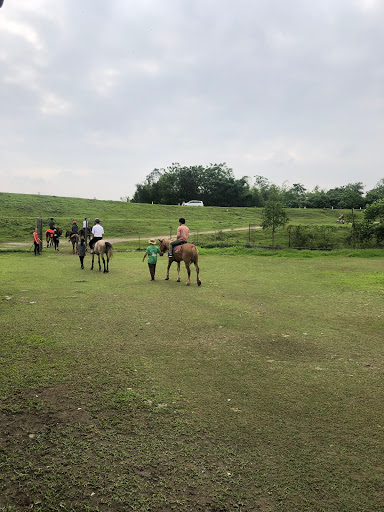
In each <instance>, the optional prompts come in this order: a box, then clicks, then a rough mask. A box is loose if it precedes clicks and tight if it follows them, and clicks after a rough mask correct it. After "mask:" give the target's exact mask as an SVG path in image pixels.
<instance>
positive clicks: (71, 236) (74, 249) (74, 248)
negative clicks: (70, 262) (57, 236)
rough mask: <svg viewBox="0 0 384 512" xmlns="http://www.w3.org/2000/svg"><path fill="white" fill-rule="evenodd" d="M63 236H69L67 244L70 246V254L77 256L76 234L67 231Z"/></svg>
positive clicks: (77, 239) (77, 241)
mask: <svg viewBox="0 0 384 512" xmlns="http://www.w3.org/2000/svg"><path fill="white" fill-rule="evenodd" d="M65 236H66V237H68V236H69V240H68V242H71V244H72V252H73V254H77V244H78V243H79V240H80V237H79V235H78V234H77V233H72V231H69V230H67V231H66V233H65Z"/></svg>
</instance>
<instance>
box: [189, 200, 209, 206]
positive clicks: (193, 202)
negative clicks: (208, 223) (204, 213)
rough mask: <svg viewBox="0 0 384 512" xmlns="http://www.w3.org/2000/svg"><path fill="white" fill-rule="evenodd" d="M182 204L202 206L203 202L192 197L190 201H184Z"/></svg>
mask: <svg viewBox="0 0 384 512" xmlns="http://www.w3.org/2000/svg"><path fill="white" fill-rule="evenodd" d="M184 206H204V203H203V201H197V200H196V199H192V201H188V203H184Z"/></svg>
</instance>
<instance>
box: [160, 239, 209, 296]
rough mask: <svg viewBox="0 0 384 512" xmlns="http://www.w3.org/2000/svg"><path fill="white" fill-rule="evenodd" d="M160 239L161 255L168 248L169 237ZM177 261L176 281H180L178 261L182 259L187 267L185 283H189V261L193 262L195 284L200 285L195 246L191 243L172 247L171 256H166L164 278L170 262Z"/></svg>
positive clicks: (197, 255) (197, 256) (197, 254)
mask: <svg viewBox="0 0 384 512" xmlns="http://www.w3.org/2000/svg"><path fill="white" fill-rule="evenodd" d="M159 241H160V254H161V255H163V254H164V253H166V254H168V250H169V242H170V240H169V238H162V239H161V240H160V239H159ZM173 261H176V262H177V282H178V283H179V282H180V262H181V261H184V263H185V268H186V269H187V273H188V281H187V283H186V284H187V285H190V284H191V263H194V264H195V269H196V276H197V285H198V286H200V285H201V281H200V269H199V263H198V262H199V252H198V250H197V247H196V246H195V245H193V244H189V243H186V244H182V245H178V246H176V247H175V248H174V249H173V257H172V258H168V267H167V277H166V278H165V280H166V281H167V280H168V279H169V269H170V266H171V265H172V262H173Z"/></svg>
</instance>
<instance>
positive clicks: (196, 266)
mask: <svg viewBox="0 0 384 512" xmlns="http://www.w3.org/2000/svg"><path fill="white" fill-rule="evenodd" d="M195 269H196V276H197V286H201V281H200V269H199V265H198V264H197V261H195Z"/></svg>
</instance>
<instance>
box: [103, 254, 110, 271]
mask: <svg viewBox="0 0 384 512" xmlns="http://www.w3.org/2000/svg"><path fill="white" fill-rule="evenodd" d="M104 272H109V256H108V253H107V270H104Z"/></svg>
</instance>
